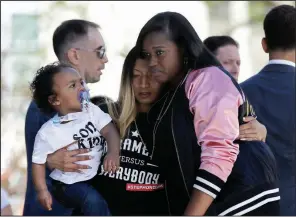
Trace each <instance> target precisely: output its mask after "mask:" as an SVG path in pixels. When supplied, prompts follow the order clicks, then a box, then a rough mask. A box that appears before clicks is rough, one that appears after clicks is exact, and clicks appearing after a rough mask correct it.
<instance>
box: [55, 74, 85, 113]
mask: <svg viewBox="0 0 296 217" xmlns="http://www.w3.org/2000/svg"><path fill="white" fill-rule="evenodd" d="M83 90H85V88H84V82H83V79H82V78H81V76H80V75H79V74H78V72H76V71H74V70H67V69H65V70H64V71H61V72H59V73H57V74H56V75H55V76H54V77H53V91H54V93H55V94H56V97H55V100H54V101H53V102H52V104H53V105H54V106H55V107H56V108H57V109H58V110H59V112H60V113H62V114H63V115H65V114H68V113H71V112H79V111H81V103H80V99H79V94H80V92H81V91H83Z"/></svg>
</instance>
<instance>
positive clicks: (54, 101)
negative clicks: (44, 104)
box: [48, 95, 61, 106]
mask: <svg viewBox="0 0 296 217" xmlns="http://www.w3.org/2000/svg"><path fill="white" fill-rule="evenodd" d="M48 102H49V103H50V104H51V105H54V106H57V105H60V104H61V102H60V101H59V100H58V98H57V96H56V95H51V96H49V97H48Z"/></svg>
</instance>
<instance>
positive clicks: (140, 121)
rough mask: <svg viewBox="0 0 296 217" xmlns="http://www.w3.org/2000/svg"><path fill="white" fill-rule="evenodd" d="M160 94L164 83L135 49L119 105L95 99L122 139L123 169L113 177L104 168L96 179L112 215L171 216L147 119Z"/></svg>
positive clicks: (126, 67) (129, 58)
mask: <svg viewBox="0 0 296 217" xmlns="http://www.w3.org/2000/svg"><path fill="white" fill-rule="evenodd" d="M159 93H160V84H159V83H157V82H156V81H155V80H153V79H152V76H151V73H149V72H148V65H147V62H146V61H144V60H142V59H139V58H137V55H136V52H135V50H134V49H132V50H131V51H130V52H129V54H128V55H127V57H126V60H125V63H124V66H123V73H122V77H121V86H120V95H119V98H118V102H116V103H112V102H111V101H110V99H109V100H104V98H103V99H102V98H101V97H94V98H93V99H92V101H93V102H94V103H96V104H97V105H98V106H100V107H101V109H102V110H103V111H105V112H108V113H109V114H110V115H111V117H112V118H113V120H114V122H115V123H116V125H117V126H118V129H119V131H120V134H121V138H122V141H121V157H120V169H119V170H118V171H117V172H116V173H115V174H110V173H108V172H105V171H104V169H103V167H102V166H101V167H100V168H99V171H98V175H97V177H96V178H95V179H94V180H93V185H94V186H95V187H96V188H97V189H98V190H99V192H100V193H101V194H102V195H103V197H104V198H105V199H106V201H107V203H108V206H109V208H110V211H111V213H112V215H169V214H170V213H169V210H168V204H167V200H166V193H165V182H164V180H163V175H162V172H161V170H160V168H159V166H158V165H156V163H155V162H153V161H152V160H151V158H150V156H151V152H152V147H151V144H152V141H151V140H152V136H151V135H152V126H153V125H152V123H153V122H149V120H148V119H147V116H146V114H147V112H148V111H149V109H150V107H151V105H152V103H153V102H155V101H156V99H157V98H158V94H159ZM104 101H105V102H104ZM101 141H102V143H104V142H105V140H104V139H103V137H102V138H101ZM106 147H107V146H106V145H105V148H106ZM105 151H106V150H105ZM105 153H106V152H105Z"/></svg>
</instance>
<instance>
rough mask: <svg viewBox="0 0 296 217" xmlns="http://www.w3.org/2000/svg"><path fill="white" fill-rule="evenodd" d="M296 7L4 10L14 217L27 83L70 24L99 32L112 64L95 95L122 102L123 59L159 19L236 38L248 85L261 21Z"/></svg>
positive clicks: (75, 5)
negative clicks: (176, 17)
mask: <svg viewBox="0 0 296 217" xmlns="http://www.w3.org/2000/svg"><path fill="white" fill-rule="evenodd" d="M284 3H287V4H293V5H295V3H294V2H293V1H264V2H263V1H261V2H256V1H255V2H248V1H218V2H216V1H188V2H186V1H182V2H181V1H180V2H161V1H157V2H155V1H153V2H147V1H144V2H129V1H126V2H112V1H108V2H104V1H88V2H80V1H42V2H38V1H36V2H33V1H24V2H20V1H19V2H13V1H11V2H1V96H2V97H1V185H2V187H4V188H5V189H6V190H7V191H8V192H9V194H10V197H11V204H12V208H13V212H14V214H15V215H20V214H22V206H23V200H24V193H25V190H26V189H25V186H26V185H25V183H26V167H27V165H26V150H25V140H24V120H25V115H26V111H27V108H28V105H29V102H30V91H29V82H30V81H31V80H32V78H33V75H34V73H35V72H36V70H37V69H38V68H39V67H40V66H42V65H44V64H47V63H49V62H53V61H56V57H55V55H54V52H53V49H52V35H53V31H54V30H55V28H56V27H57V26H58V25H59V24H60V23H61V22H62V21H64V20H67V19H75V18H80V19H88V20H91V21H93V22H96V23H98V24H99V25H100V26H101V32H102V34H103V37H104V39H105V43H106V45H107V55H108V58H109V62H108V63H107V64H106V68H105V70H104V71H103V75H102V78H101V81H100V82H99V83H96V84H92V85H90V89H91V94H92V95H106V96H109V97H111V98H113V99H114V100H116V99H117V95H118V91H119V84H120V77H121V70H122V64H123V61H124V57H125V55H126V54H127V52H128V51H129V50H130V49H131V47H132V46H133V45H134V44H135V42H136V38H137V35H138V33H139V32H140V30H141V27H142V26H143V25H144V24H145V23H146V22H147V21H148V20H149V19H150V18H151V17H152V16H153V15H155V14H156V13H158V12H162V11H176V12H179V13H182V14H183V15H184V16H185V17H186V18H187V19H188V20H189V21H190V22H191V24H192V25H193V26H194V28H195V29H196V31H197V33H198V34H199V36H200V38H201V39H202V40H204V39H205V38H206V37H208V36H211V35H225V34H227V35H231V36H232V37H233V38H234V39H235V40H237V41H238V42H239V44H240V53H241V60H242V61H241V62H242V65H241V74H240V78H239V80H240V81H243V80H245V79H247V78H249V77H250V76H252V75H253V74H254V73H256V72H258V71H259V70H260V69H261V68H262V67H263V66H264V65H265V64H266V62H267V60H268V57H267V55H266V54H265V53H264V52H263V51H262V49H261V38H262V37H263V36H264V32H263V26H262V25H263V24H262V22H263V19H264V16H265V14H266V13H267V12H268V10H270V9H271V8H272V7H274V6H276V5H278V4H284Z"/></svg>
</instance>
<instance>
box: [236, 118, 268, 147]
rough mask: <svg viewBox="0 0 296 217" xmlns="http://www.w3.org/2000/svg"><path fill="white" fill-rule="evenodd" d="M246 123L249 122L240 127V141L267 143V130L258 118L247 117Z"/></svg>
mask: <svg viewBox="0 0 296 217" xmlns="http://www.w3.org/2000/svg"><path fill="white" fill-rule="evenodd" d="M244 121H245V122H247V123H246V124H243V125H241V126H240V127H239V137H238V138H239V139H241V140H246V141H254V140H259V141H263V142H265V139H266V135H267V130H266V127H265V126H264V125H263V124H261V123H260V122H259V121H257V120H256V118H254V117H252V116H249V117H245V118H244Z"/></svg>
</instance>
